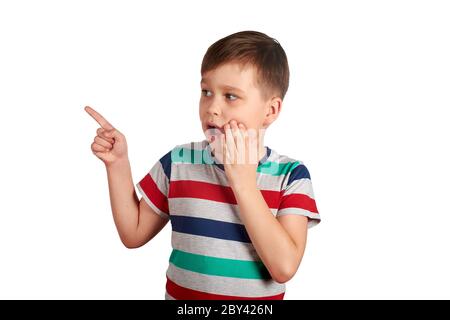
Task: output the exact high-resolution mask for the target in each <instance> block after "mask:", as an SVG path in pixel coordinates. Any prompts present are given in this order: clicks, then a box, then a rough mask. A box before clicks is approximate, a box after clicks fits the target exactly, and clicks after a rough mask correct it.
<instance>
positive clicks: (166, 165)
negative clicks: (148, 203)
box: [159, 151, 172, 182]
mask: <svg viewBox="0 0 450 320" xmlns="http://www.w3.org/2000/svg"><path fill="white" fill-rule="evenodd" d="M171 153H172V151H169V152H167V153H166V154H165V155H164V156H163V157H162V158H161V159H159V162H161V166H162V167H163V170H164V173H165V174H166V176H167V179H169V182H170V173H171V168H172V157H171Z"/></svg>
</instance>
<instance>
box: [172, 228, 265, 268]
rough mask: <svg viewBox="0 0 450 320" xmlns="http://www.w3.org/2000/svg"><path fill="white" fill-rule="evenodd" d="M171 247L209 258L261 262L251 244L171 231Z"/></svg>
mask: <svg viewBox="0 0 450 320" xmlns="http://www.w3.org/2000/svg"><path fill="white" fill-rule="evenodd" d="M172 247H173V248H174V249H177V250H181V251H184V252H189V253H194V254H200V255H204V256H209V257H216V258H225V259H235V260H247V261H261V258H260V257H259V256H258V253H257V252H256V250H255V248H254V247H253V245H252V244H251V243H244V242H239V241H231V240H223V239H216V238H210V237H203V236H197V235H191V234H185V233H180V232H176V231H172Z"/></svg>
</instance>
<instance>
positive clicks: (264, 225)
mask: <svg viewBox="0 0 450 320" xmlns="http://www.w3.org/2000/svg"><path fill="white" fill-rule="evenodd" d="M234 194H235V197H236V200H237V204H238V206H239V215H240V218H241V221H242V222H243V223H244V225H245V228H246V230H247V233H248V235H249V237H250V239H251V241H252V244H253V246H254V247H255V250H256V252H257V253H258V255H259V256H260V258H261V260H262V262H263V263H264V265H265V266H266V268H267V269H268V271H269V272H270V274H271V275H272V278H274V279H275V280H276V281H278V282H285V281H287V280H288V279H290V278H291V277H292V276H293V274H294V273H295V271H296V270H297V268H298V265H299V263H300V260H301V257H299V256H298V255H299V254H298V250H297V248H296V245H295V243H294V241H293V240H292V239H291V237H290V236H289V234H288V233H287V232H286V231H285V230H284V228H283V227H282V226H281V224H280V223H279V222H278V220H277V219H276V218H275V217H274V216H273V214H272V212H271V211H270V209H269V207H268V206H267V203H266V202H265V200H264V198H263V196H262V194H261V192H260V191H259V190H258V189H257V188H256V186H255V187H250V188H247V189H243V190H239V191H235V192H234Z"/></svg>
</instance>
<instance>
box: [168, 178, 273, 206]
mask: <svg viewBox="0 0 450 320" xmlns="http://www.w3.org/2000/svg"><path fill="white" fill-rule="evenodd" d="M260 191H261V194H262V196H263V198H264V200H265V201H266V203H267V206H268V207H269V208H272V209H276V208H278V205H279V203H280V197H281V193H280V192H279V191H271V190H260ZM169 198H197V199H204V200H213V201H218V202H224V203H229V204H237V202H236V198H235V197H234V194H233V190H232V189H231V187H225V186H221V185H217V184H212V183H208V182H202V181H192V180H177V181H171V182H170V190H169Z"/></svg>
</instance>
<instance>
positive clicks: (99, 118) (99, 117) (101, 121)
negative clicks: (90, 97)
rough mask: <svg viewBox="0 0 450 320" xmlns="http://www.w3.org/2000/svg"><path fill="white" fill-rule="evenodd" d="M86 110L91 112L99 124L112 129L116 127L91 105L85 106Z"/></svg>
mask: <svg viewBox="0 0 450 320" xmlns="http://www.w3.org/2000/svg"><path fill="white" fill-rule="evenodd" d="M84 110H86V112H87V113H89V115H90V116H91V117H92V118H94V120H95V121H97V122H98V124H99V125H100V126H101V127H102V128H103V129H106V130H111V129H114V127H113V126H112V125H111V124H110V123H109V122H108V121H107V120H106V119H105V118H103V116H102V115H101V114H100V113H98V112H97V111H95V110H94V109H92V108H91V107H88V106H86V107H85V108H84Z"/></svg>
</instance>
